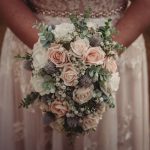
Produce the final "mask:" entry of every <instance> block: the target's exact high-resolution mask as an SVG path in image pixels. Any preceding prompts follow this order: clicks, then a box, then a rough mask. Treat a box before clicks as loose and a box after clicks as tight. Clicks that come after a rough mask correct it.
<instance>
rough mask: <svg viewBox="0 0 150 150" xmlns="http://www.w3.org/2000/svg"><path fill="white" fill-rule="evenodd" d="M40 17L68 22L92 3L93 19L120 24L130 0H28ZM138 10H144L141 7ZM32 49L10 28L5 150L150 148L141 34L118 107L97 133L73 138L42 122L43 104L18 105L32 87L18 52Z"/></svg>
mask: <svg viewBox="0 0 150 150" xmlns="http://www.w3.org/2000/svg"><path fill="white" fill-rule="evenodd" d="M26 4H27V5H28V6H29V7H30V8H31V9H32V10H33V11H34V13H35V15H36V16H37V17H38V18H40V19H41V20H43V21H44V22H46V23H48V24H59V23H62V22H66V21H68V18H67V15H68V14H69V13H70V12H72V11H77V12H80V15H82V13H83V10H84V9H85V8H87V7H88V6H90V7H91V8H92V13H93V19H92V21H96V22H98V23H99V24H103V23H104V20H105V19H106V18H112V20H113V23H114V24H115V23H116V22H117V21H118V20H119V18H120V17H121V16H123V14H124V12H125V10H126V8H127V6H128V0H30V1H29V0H28V1H27V2H26ZM137 13H138V11H137ZM26 51H30V50H29V49H28V48H27V46H26V45H24V44H23V43H22V42H21V41H20V40H19V39H18V38H17V37H16V36H15V35H14V34H13V33H12V32H11V31H10V30H9V29H8V30H7V32H6V35H5V38H4V43H3V48H2V55H1V66H0V149H1V150H149V129H148V128H149V127H148V124H149V120H148V118H149V116H148V105H149V104H148V89H147V88H148V86H147V82H148V80H147V64H146V50H145V46H144V40H143V37H142V36H140V37H139V38H138V39H137V40H136V41H135V42H133V43H132V45H131V46H130V47H129V48H128V49H127V50H126V51H125V52H124V53H123V54H122V56H121V57H120V59H119V62H118V63H119V71H120V74H121V83H120V89H119V91H118V93H117V101H116V105H117V106H116V108H115V109H112V110H109V111H108V112H106V113H105V115H104V117H103V120H102V121H101V122H100V124H99V126H98V128H97V131H96V132H95V133H91V134H90V135H86V136H84V137H79V138H76V139H75V140H74V143H73V145H69V144H68V139H67V138H66V137H65V136H64V135H62V134H60V133H57V132H56V131H53V130H52V129H51V128H50V127H48V126H45V125H43V124H42V121H41V114H40V111H39V110H38V108H36V106H35V108H29V109H28V110H26V109H18V104H19V102H20V100H21V98H22V97H23V96H24V95H25V93H26V89H28V86H29V74H30V73H29V72H27V71H25V70H24V69H23V67H22V66H23V65H22V63H21V62H18V61H16V60H15V59H14V56H15V55H17V54H24V53H25V52H26Z"/></svg>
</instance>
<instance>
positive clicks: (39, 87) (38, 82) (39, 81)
mask: <svg viewBox="0 0 150 150" xmlns="http://www.w3.org/2000/svg"><path fill="white" fill-rule="evenodd" d="M30 82H31V84H32V87H33V88H34V90H35V91H36V92H38V93H40V95H45V94H49V93H50V91H49V90H45V89H44V88H43V83H44V79H43V78H42V77H40V76H32V77H31V81H30Z"/></svg>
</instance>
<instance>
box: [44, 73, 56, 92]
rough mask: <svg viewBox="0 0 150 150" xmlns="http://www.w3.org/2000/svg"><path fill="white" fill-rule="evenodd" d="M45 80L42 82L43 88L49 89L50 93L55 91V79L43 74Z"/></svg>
mask: <svg viewBox="0 0 150 150" xmlns="http://www.w3.org/2000/svg"><path fill="white" fill-rule="evenodd" d="M44 79H45V82H44V83H43V85H42V86H43V88H44V89H45V90H46V91H50V93H55V90H56V87H55V81H54V79H53V78H52V77H51V76H45V77H44Z"/></svg>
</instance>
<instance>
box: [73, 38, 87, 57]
mask: <svg viewBox="0 0 150 150" xmlns="http://www.w3.org/2000/svg"><path fill="white" fill-rule="evenodd" d="M71 48H72V51H73V52H74V53H75V54H76V56H77V57H81V56H82V55H83V53H84V52H86V51H87V50H88V48H89V41H88V40H87V39H77V40H76V41H74V42H72V43H71Z"/></svg>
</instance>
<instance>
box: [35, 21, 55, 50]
mask: <svg viewBox="0 0 150 150" xmlns="http://www.w3.org/2000/svg"><path fill="white" fill-rule="evenodd" d="M33 27H34V28H36V29H37V30H38V32H39V33H38V36H39V38H40V42H41V44H42V45H43V47H45V48H47V47H49V45H50V44H51V43H52V42H53V41H54V34H53V33H52V27H51V26H49V25H46V24H44V23H36V24H35V25H34V26H33Z"/></svg>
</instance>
